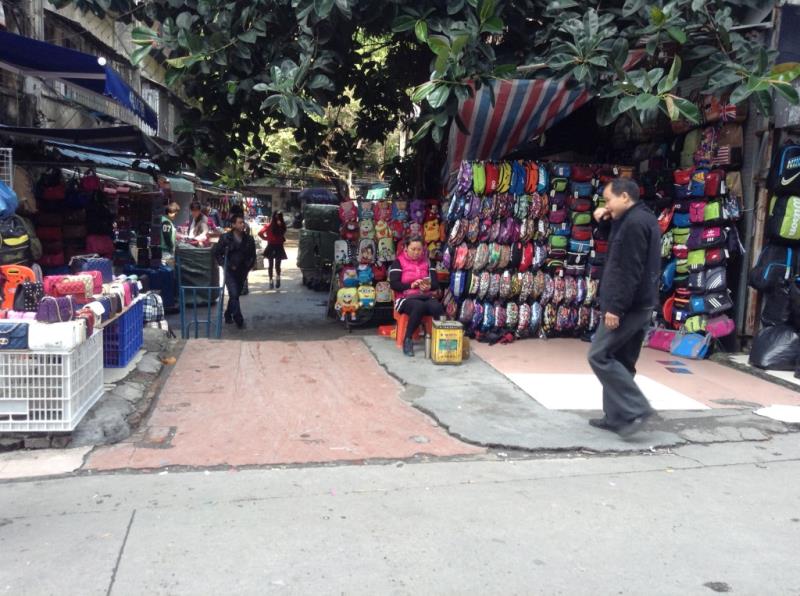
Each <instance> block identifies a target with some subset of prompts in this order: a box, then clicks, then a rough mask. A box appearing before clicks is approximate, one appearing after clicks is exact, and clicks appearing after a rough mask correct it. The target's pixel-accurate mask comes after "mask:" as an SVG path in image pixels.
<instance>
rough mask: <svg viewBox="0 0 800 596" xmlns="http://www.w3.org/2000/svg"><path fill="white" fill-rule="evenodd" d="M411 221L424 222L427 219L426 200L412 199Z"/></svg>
mask: <svg viewBox="0 0 800 596" xmlns="http://www.w3.org/2000/svg"><path fill="white" fill-rule="evenodd" d="M411 221H415V222H417V223H418V224H422V223H423V222H424V221H425V201H423V200H420V199H415V200H413V201H411Z"/></svg>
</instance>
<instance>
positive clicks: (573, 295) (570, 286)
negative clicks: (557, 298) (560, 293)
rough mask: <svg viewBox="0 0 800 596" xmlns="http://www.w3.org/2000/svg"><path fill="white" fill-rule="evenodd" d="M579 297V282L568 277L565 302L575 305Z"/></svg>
mask: <svg viewBox="0 0 800 596" xmlns="http://www.w3.org/2000/svg"><path fill="white" fill-rule="evenodd" d="M577 297H578V281H577V280H576V279H575V278H574V277H568V278H567V279H566V280H565V288H564V302H566V303H567V304H573V303H575V302H577Z"/></svg>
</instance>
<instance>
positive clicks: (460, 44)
mask: <svg viewBox="0 0 800 596" xmlns="http://www.w3.org/2000/svg"><path fill="white" fill-rule="evenodd" d="M468 41H469V35H458V36H456V38H455V39H454V40H453V46H452V48H451V50H450V53H451V54H452V55H453V56H457V55H458V53H459V52H460V51H461V50H463V49H464V46H466V45H467V42H468Z"/></svg>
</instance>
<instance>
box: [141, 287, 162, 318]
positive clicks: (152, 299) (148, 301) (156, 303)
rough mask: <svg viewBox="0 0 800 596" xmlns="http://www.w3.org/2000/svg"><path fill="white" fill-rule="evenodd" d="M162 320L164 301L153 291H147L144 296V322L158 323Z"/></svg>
mask: <svg viewBox="0 0 800 596" xmlns="http://www.w3.org/2000/svg"><path fill="white" fill-rule="evenodd" d="M163 320H164V302H163V300H162V299H161V296H159V295H158V294H156V293H155V292H148V293H147V294H146V295H145V297H144V322H145V323H159V322H161V321H163Z"/></svg>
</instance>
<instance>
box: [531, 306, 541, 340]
mask: <svg viewBox="0 0 800 596" xmlns="http://www.w3.org/2000/svg"><path fill="white" fill-rule="evenodd" d="M543 311H544V309H543V308H542V305H541V304H539V303H538V302H534V303H533V304H531V324H530V331H531V335H536V334H537V333H538V332H539V328H540V327H541V325H542V318H543V316H544V313H543Z"/></svg>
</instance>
